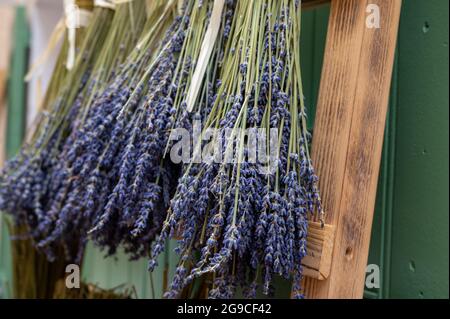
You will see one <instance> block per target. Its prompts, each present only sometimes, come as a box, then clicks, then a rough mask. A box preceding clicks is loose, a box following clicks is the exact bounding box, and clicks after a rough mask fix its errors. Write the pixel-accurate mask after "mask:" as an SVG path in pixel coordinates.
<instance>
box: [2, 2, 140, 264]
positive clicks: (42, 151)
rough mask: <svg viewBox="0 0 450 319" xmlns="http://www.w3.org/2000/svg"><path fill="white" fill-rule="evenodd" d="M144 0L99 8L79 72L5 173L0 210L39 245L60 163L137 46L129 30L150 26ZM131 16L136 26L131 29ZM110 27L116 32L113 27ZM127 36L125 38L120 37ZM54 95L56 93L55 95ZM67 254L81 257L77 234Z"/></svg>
mask: <svg viewBox="0 0 450 319" xmlns="http://www.w3.org/2000/svg"><path fill="white" fill-rule="evenodd" d="M144 9H145V2H144V0H133V1H132V2H130V3H128V4H126V5H125V4H123V5H119V6H118V7H117V8H116V10H115V11H113V10H110V9H107V8H95V9H94V13H93V17H92V19H93V22H92V23H91V24H90V26H89V27H88V28H87V30H86V34H85V40H84V41H83V43H82V44H81V45H80V49H79V50H80V54H79V56H78V58H77V60H76V63H75V67H74V69H73V70H72V71H71V72H69V73H68V75H67V78H66V79H65V84H64V85H62V86H61V87H62V89H61V92H59V93H58V94H55V96H56V97H55V98H54V99H48V101H52V100H54V104H53V106H49V107H48V111H46V112H45V113H43V120H42V121H41V123H40V125H39V126H38V128H37V130H36V132H35V133H34V136H33V137H32V139H31V143H30V145H29V146H25V147H24V149H23V150H22V152H21V154H19V155H18V156H17V157H16V159H13V160H12V161H11V162H10V164H9V166H8V167H7V168H6V170H5V172H4V174H2V178H1V179H3V180H2V187H1V191H0V193H1V194H0V204H2V203H3V204H2V205H0V206H3V207H2V208H5V209H6V210H7V211H8V212H9V213H11V214H13V215H14V217H15V220H16V222H18V223H27V224H28V226H29V227H28V228H29V229H30V230H31V234H29V236H32V238H33V239H34V240H35V241H36V242H38V241H40V240H42V238H45V237H46V236H47V233H48V226H49V224H50V222H49V220H51V218H52V217H50V216H49V210H50V207H51V205H52V203H53V202H54V201H55V195H57V190H58V186H59V184H58V182H59V181H60V179H61V178H62V177H63V176H64V172H63V171H62V170H61V163H60V162H59V161H58V159H59V158H61V156H62V154H63V153H64V151H65V150H66V148H67V146H66V145H68V144H70V143H72V142H73V138H72V137H73V134H72V133H71V132H73V131H74V130H75V128H76V127H78V126H79V125H80V124H79V123H80V122H82V121H83V116H84V114H85V113H86V112H87V110H88V109H89V106H90V104H91V101H92V100H93V99H95V97H96V96H97V95H98V93H96V92H97V91H98V90H99V88H100V87H102V86H103V85H104V84H102V82H105V81H109V80H110V78H112V77H113V76H114V74H115V70H114V68H115V67H116V66H117V65H120V64H121V63H122V62H123V60H124V58H125V56H126V55H127V54H128V52H129V51H130V48H131V47H133V46H134V45H135V43H136V42H137V37H135V38H133V37H132V36H130V35H129V34H125V33H124V32H123V30H124V29H128V30H131V31H133V32H134V33H140V31H141V30H142V28H143V25H144V23H145V10H144ZM130 17H132V22H133V23H132V25H130ZM110 26H111V28H110ZM120 32H122V33H120ZM53 93H54V92H53ZM66 237H67V238H68V240H66V242H65V248H66V249H65V250H66V255H67V258H68V259H73V258H74V257H73V256H74V255H78V257H79V258H81V257H80V256H81V252H82V247H83V245H79V243H80V242H83V240H81V239H80V238H79V236H78V234H77V232H76V231H69V232H68V233H67V234H66ZM59 245H60V242H56V241H55V242H54V243H53V247H52V248H54V249H51V248H49V247H44V248H45V252H46V253H47V255H48V258H49V259H54V258H55V254H54V251H55V250H57V248H58V246H59Z"/></svg>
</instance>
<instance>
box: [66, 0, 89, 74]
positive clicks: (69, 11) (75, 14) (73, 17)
mask: <svg viewBox="0 0 450 319" xmlns="http://www.w3.org/2000/svg"><path fill="white" fill-rule="evenodd" d="M64 11H65V14H66V27H67V37H68V40H69V49H68V52H67V62H66V68H67V69H68V70H72V68H73V66H74V65H75V53H76V34H77V32H76V29H78V28H80V27H85V26H87V25H88V23H89V20H90V18H91V15H92V13H91V12H90V11H88V10H84V9H80V8H79V7H78V6H77V5H76V4H75V0H64Z"/></svg>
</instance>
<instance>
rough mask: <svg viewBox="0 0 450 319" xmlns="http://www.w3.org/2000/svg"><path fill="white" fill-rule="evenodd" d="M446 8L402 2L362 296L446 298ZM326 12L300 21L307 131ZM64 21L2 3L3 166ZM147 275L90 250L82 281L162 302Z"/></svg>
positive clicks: (33, 107)
mask: <svg viewBox="0 0 450 319" xmlns="http://www.w3.org/2000/svg"><path fill="white" fill-rule="evenodd" d="M448 6H449V2H448V1H447V0H427V1H425V0H404V1H403V8H402V16H401V24H400V29H399V38H398V48H397V52H396V62H395V66H394V72H393V81H392V88H391V98H390V108H389V112H388V118H387V125H386V133H385V142H384V149H383V160H382V164H381V168H380V178H379V187H378V195H377V205H376V211H375V219H374V224H373V231H372V240H371V250H370V257H369V264H376V265H378V266H379V267H380V272H381V277H380V288H377V289H371V290H366V293H365V297H366V298H448V296H449V290H448V284H449V258H448V252H449V246H448V245H449V237H448V234H449V196H448V193H449V171H448V169H449V154H448V144H449V140H448V139H449V126H448V125H449V99H448V98H449V91H448V85H449V75H448V67H449V61H448V28H449V25H448V9H449V8H448ZM328 14H329V6H328V5H324V6H322V7H320V8H317V9H313V10H308V11H305V12H304V17H303V19H302V23H303V26H302V30H303V31H302V32H303V34H302V35H301V39H302V45H303V47H302V54H303V56H302V63H303V73H304V77H303V79H304V87H305V94H306V99H307V105H308V106H309V125H310V128H311V129H312V130H313V129H314V112H315V103H316V101H317V94H318V89H319V83H320V72H321V66H322V58H323V51H324V44H325V37H326V31H327V21H328ZM381 14H383V13H381ZM62 17H63V1H62V0H32V1H30V0H28V1H13V0H0V166H1V163H2V162H3V161H4V159H5V158H7V157H10V156H12V155H14V154H15V153H16V152H17V150H18V149H19V147H20V145H21V142H22V139H23V137H24V134H25V132H26V128H27V127H30V125H32V123H33V118H34V117H35V115H36V113H37V110H38V108H39V103H40V101H41V100H42V98H43V94H44V93H45V90H46V87H47V85H48V81H49V77H50V75H51V73H52V70H53V65H54V63H55V59H56V56H57V53H58V49H59V46H60V42H61V41H60V39H59V41H56V40H57V39H56V40H55V37H54V36H52V35H54V31H55V28H56V25H57V23H58V21H60V20H61V18H62ZM26 77H27V80H25V78H26ZM1 220H2V219H0V298H7V297H11V294H12V293H11V286H12V283H11V280H12V276H13V275H12V274H13V267H14V266H13V265H12V262H11V251H10V240H9V235H8V232H7V227H6V225H5V224H4V222H3V223H2V221H1ZM166 257H168V258H169V259H170V258H171V257H172V256H166ZM162 258H165V257H164V256H162ZM146 269H147V263H146V261H145V260H141V261H135V262H130V261H128V260H127V258H126V257H125V256H124V255H120V254H119V255H118V256H117V257H116V258H107V259H105V258H104V257H103V254H102V253H101V252H99V251H97V250H96V249H95V248H94V247H89V249H88V253H87V255H86V258H85V260H84V265H83V271H82V276H83V279H84V280H86V281H88V282H93V283H96V284H98V285H99V286H101V287H102V288H113V287H116V286H118V285H121V284H124V283H127V284H129V285H132V286H134V288H135V289H136V294H137V296H138V297H140V298H152V297H161V290H162V280H159V279H158V278H162V277H163V274H162V273H161V271H160V272H159V273H158V272H157V273H155V274H154V282H155V291H156V293H155V295H153V293H152V292H151V289H150V284H149V274H148V272H147V270H146ZM279 286H280V287H279V289H277V291H278V292H277V296H279V297H287V296H288V294H289V290H290V286H289V285H287V284H285V283H281V282H280V284H279Z"/></svg>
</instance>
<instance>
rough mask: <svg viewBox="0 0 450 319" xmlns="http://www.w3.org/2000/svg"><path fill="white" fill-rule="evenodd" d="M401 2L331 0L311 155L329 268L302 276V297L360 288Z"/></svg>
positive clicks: (353, 292)
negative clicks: (329, 230) (322, 276)
mask: <svg viewBox="0 0 450 319" xmlns="http://www.w3.org/2000/svg"><path fill="white" fill-rule="evenodd" d="M369 4H373V5H376V6H378V7H377V8H379V13H380V16H379V17H380V28H369V27H367V25H366V19H367V17H368V16H369V14H371V13H372V14H373V12H366V10H367V8H368V5H369ZM400 7H401V0H332V1H331V11H330V20H329V25H328V34H327V42H326V48H325V56H324V64H323V69H322V78H321V84H320V91H319V100H318V105H317V114H316V120H315V125H314V132H315V134H314V137H313V147H312V158H313V162H314V163H315V165H316V170H317V174H318V176H319V178H320V181H319V183H320V189H321V192H322V199H323V206H324V209H325V211H326V213H327V215H326V220H325V222H326V224H330V225H333V226H335V231H336V234H335V239H334V247H333V254H332V261H331V269H330V274H329V276H328V278H327V279H326V280H318V279H313V278H308V277H306V278H305V280H304V283H303V287H304V290H305V295H306V297H307V298H362V296H363V291H364V281H365V269H366V265H367V258H368V253H369V243H370V235H371V227H372V218H373V211H374V205H375V195H376V189H377V179H378V171H379V166H380V159H381V150H382V143H383V133H384V127H385V118H386V111H387V106H388V96H389V90H390V83H391V74H392V67H393V62H394V51H395V47H396V38H397V30H398V24H399V17H400ZM372 8H373V7H372ZM375 14H376V12H375Z"/></svg>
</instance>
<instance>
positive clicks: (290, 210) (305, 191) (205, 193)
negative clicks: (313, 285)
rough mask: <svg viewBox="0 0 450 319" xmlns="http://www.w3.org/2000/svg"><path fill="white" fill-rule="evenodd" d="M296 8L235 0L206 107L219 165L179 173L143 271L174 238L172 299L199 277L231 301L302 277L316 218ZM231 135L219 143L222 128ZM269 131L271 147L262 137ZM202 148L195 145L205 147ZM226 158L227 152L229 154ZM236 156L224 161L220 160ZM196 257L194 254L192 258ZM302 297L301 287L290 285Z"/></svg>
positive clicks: (207, 164)
mask: <svg viewBox="0 0 450 319" xmlns="http://www.w3.org/2000/svg"><path fill="white" fill-rule="evenodd" d="M300 10H301V8H300V4H299V2H294V1H287V0H285V1H271V0H261V1H245V2H238V3H237V7H236V11H235V14H234V17H235V18H234V20H233V23H232V25H231V26H230V29H229V31H230V32H231V36H230V38H231V40H230V41H231V43H230V45H229V46H227V49H226V51H225V55H224V61H223V67H222V69H221V72H220V75H219V76H220V77H219V78H220V80H219V82H220V83H221V84H220V87H219V88H218V90H217V93H216V96H217V98H216V99H214V100H213V101H212V103H211V105H210V107H209V109H210V111H209V114H208V116H207V118H206V125H205V128H204V130H203V132H202V135H205V134H206V132H207V130H208V129H210V128H215V129H219V130H218V131H219V133H218V135H219V136H221V137H222V140H225V143H223V145H221V146H220V145H219V147H218V148H217V149H218V152H217V153H216V155H219V158H221V159H222V160H221V161H219V162H215V161H204V162H202V163H190V164H189V165H187V166H186V167H185V168H184V174H183V176H182V177H181V178H180V180H179V184H178V187H177V191H176V193H175V195H174V196H173V198H172V200H171V204H170V210H169V213H168V215H167V217H166V219H165V221H164V225H163V228H162V231H161V234H160V237H159V239H158V240H157V241H156V243H155V245H154V247H153V249H152V258H151V260H150V263H149V268H150V270H153V269H154V267H155V266H156V258H157V256H158V255H159V254H160V253H161V252H162V251H163V249H164V242H165V241H166V240H168V239H169V238H170V237H172V236H175V235H177V236H178V237H179V241H178V247H177V251H178V252H179V254H180V261H179V264H178V267H177V270H176V273H175V276H174V278H173V281H172V283H171V285H170V288H169V290H168V291H167V293H166V297H168V298H176V297H178V296H179V295H180V292H181V290H182V289H183V288H184V287H185V286H186V285H188V284H190V283H191V282H192V281H193V280H195V279H196V278H198V277H201V276H210V277H211V278H212V279H213V280H212V281H213V283H212V284H211V286H210V291H209V296H210V297H211V298H231V297H233V296H234V295H235V292H236V289H237V287H239V286H240V287H241V288H243V289H244V292H245V294H246V296H247V297H254V296H255V294H256V291H257V288H258V285H259V278H260V277H262V291H263V293H265V294H270V293H271V292H272V291H273V289H272V287H271V283H272V278H273V276H274V275H280V276H283V277H284V278H287V279H288V278H290V277H291V274H292V273H294V274H295V278H294V281H295V285H298V283H299V282H300V280H299V279H300V277H301V266H300V265H301V260H302V258H303V257H304V256H305V254H306V236H307V229H308V218H310V217H311V216H312V215H315V214H321V211H322V209H321V205H320V196H319V192H318V189H317V177H316V175H315V173H314V169H313V166H312V163H311V159H310V157H309V153H308V142H309V134H308V132H307V128H306V113H305V107H304V104H303V93H302V86H301V74H300V57H299V53H300V50H299V49H300V45H299V37H298V35H299V34H300ZM252 128H253V129H260V130H259V131H258V132H261V130H262V132H263V133H265V134H262V137H263V139H264V143H263V145H265V146H266V149H265V150H260V149H259V148H258V153H261V154H260V155H266V156H269V155H270V154H273V153H275V154H276V157H275V159H274V160H273V162H272V165H271V166H270V167H269V168H271V169H267V168H266V169H261V165H260V164H261V163H258V162H256V163H255V162H253V161H251V160H250V155H251V154H250V152H251V149H252V148H249V147H248V145H246V141H253V142H249V143H255V140H252V139H250V138H249V137H246V135H245V130H246V129H252ZM227 129H228V131H229V132H230V134H229V137H228V139H225V135H226V131H227ZM272 129H275V130H276V131H275V132H276V137H277V141H278V143H276V144H275V145H274V144H273V143H271V140H270V139H269V136H271V135H270V132H271V131H272ZM204 144H206V143H205V142H204V141H200V142H199V143H198V145H197V148H203V147H204ZM230 154H231V155H230ZM230 156H231V159H233V160H232V161H226V160H225V159H226V158H230ZM198 256H200V257H198ZM294 291H296V292H297V293H298V295H297V297H301V294H300V291H301V290H300V287H298V286H296V287H294Z"/></svg>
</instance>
